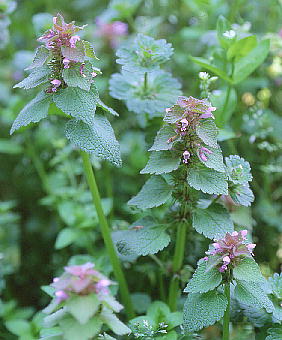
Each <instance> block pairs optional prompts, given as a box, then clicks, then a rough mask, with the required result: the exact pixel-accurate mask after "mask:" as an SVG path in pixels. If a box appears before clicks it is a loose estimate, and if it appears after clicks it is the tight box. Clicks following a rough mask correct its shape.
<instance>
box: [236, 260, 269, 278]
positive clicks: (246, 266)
mask: <svg viewBox="0 0 282 340" xmlns="http://www.w3.org/2000/svg"><path fill="white" fill-rule="evenodd" d="M233 275H234V278H235V279H237V280H244V281H248V282H264V281H265V279H264V277H263V276H262V274H261V271H260V269H259V266H258V264H257V263H256V261H255V260H254V259H253V258H251V257H245V258H243V259H241V261H240V262H239V263H238V264H236V266H235V268H234V269H233Z"/></svg>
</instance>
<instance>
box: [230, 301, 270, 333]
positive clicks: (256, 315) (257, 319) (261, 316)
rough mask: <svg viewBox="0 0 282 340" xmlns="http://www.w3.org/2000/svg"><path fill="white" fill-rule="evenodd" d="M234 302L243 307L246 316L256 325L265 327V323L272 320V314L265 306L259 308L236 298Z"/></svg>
mask: <svg viewBox="0 0 282 340" xmlns="http://www.w3.org/2000/svg"><path fill="white" fill-rule="evenodd" d="M232 302H233V304H238V305H239V308H241V309H242V311H243V314H244V316H246V318H247V320H248V321H249V322H250V323H251V324H252V325H253V326H255V327H258V328H260V327H263V326H264V325H265V324H267V323H270V322H271V314H268V313H267V312H266V310H265V309H264V308H258V307H256V306H252V305H246V304H244V303H242V302H240V303H238V302H237V301H236V300H233V301H232Z"/></svg>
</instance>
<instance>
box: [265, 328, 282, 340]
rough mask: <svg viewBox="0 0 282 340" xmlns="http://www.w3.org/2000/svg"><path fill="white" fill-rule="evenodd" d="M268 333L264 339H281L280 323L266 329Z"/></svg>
mask: <svg viewBox="0 0 282 340" xmlns="http://www.w3.org/2000/svg"><path fill="white" fill-rule="evenodd" d="M267 333H268V334H269V335H268V336H267V337H266V338H265V340H281V339H282V325H279V326H277V327H275V328H270V329H268V330H267Z"/></svg>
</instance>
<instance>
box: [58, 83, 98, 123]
mask: <svg viewBox="0 0 282 340" xmlns="http://www.w3.org/2000/svg"><path fill="white" fill-rule="evenodd" d="M96 98H97V97H96V95H95V93H92V91H90V92H87V91H84V90H82V89H81V88H79V87H67V88H66V89H62V90H60V91H59V92H58V93H54V94H53V101H54V103H55V104H56V106H57V107H58V108H59V109H61V110H62V111H63V112H64V113H66V114H67V115H70V116H72V117H74V118H77V119H79V120H82V121H83V122H84V123H86V124H89V125H91V126H92V125H93V124H94V116H95V110H96Z"/></svg>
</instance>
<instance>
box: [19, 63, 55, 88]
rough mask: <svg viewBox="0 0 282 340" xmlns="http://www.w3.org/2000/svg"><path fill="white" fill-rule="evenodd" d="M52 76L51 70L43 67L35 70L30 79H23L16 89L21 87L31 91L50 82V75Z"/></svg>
mask: <svg viewBox="0 0 282 340" xmlns="http://www.w3.org/2000/svg"><path fill="white" fill-rule="evenodd" d="M49 74H50V69H49V67H48V66H41V67H38V68H36V69H35V70H33V71H32V72H31V73H30V75H29V76H28V77H26V78H25V79H23V80H22V81H21V82H19V83H18V84H16V85H15V86H14V88H16V87H20V88H24V89H26V90H27V89H31V88H33V87H36V86H38V85H40V84H42V83H47V82H48V75H49Z"/></svg>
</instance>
